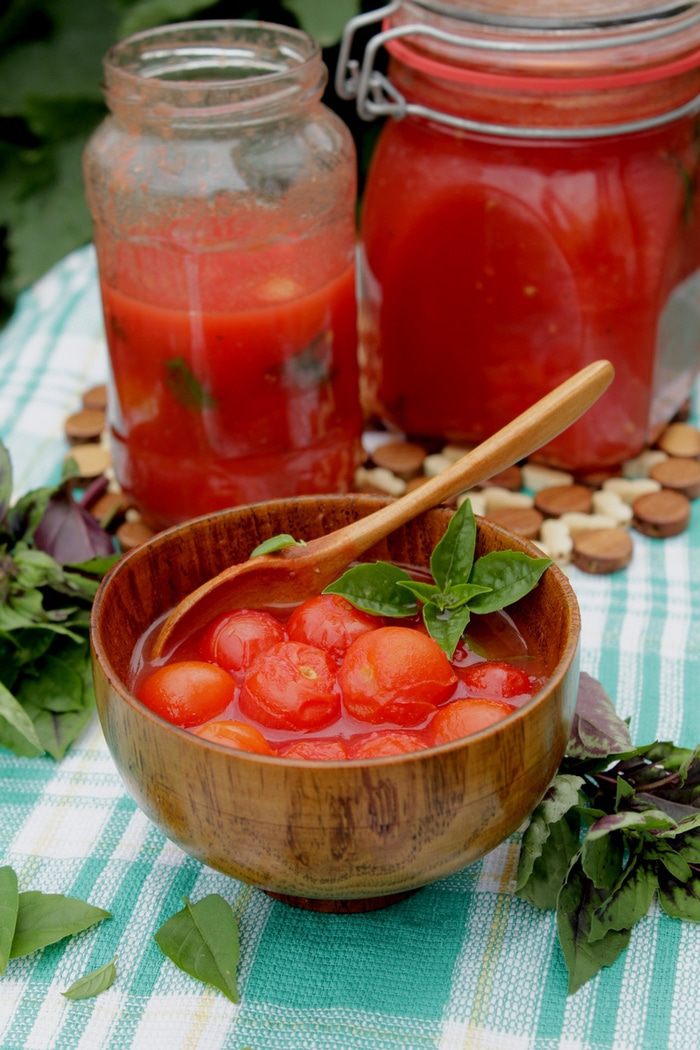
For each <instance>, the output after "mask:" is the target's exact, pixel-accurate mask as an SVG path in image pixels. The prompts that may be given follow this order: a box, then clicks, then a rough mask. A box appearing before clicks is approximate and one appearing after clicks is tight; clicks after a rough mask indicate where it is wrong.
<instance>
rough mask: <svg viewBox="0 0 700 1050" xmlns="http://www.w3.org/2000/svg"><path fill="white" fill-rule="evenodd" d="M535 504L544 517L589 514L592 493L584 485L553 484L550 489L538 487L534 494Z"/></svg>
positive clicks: (591, 504)
mask: <svg viewBox="0 0 700 1050" xmlns="http://www.w3.org/2000/svg"><path fill="white" fill-rule="evenodd" d="M535 506H536V507H537V509H538V510H539V511H540V513H541V514H544V516H545V517H546V518H560V517H561V516H562V514H572V513H576V514H590V512H591V508H592V506H593V494H592V493H591V490H590V489H589V488H587V487H586V485H555V486H554V487H553V488H551V489H540V491H539V492H538V493H537V494H536V495H535Z"/></svg>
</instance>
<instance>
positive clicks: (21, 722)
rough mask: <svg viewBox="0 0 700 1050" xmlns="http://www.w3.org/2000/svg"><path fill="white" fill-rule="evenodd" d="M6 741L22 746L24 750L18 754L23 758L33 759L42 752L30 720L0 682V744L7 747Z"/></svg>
mask: <svg viewBox="0 0 700 1050" xmlns="http://www.w3.org/2000/svg"><path fill="white" fill-rule="evenodd" d="M8 729H9V733H8V732H7V730H8ZM17 737H19V739H17ZM6 739H7V740H10V741H13V742H15V741H16V742H17V745H18V746H23V747H24V748H25V750H21V751H20V754H23V755H24V756H25V757H33V756H35V755H37V754H41V752H42V751H43V748H42V746H41V742H40V740H39V737H38V736H37V732H36V729H35V728H34V724H33V722H32V720H31V718H30V717H29V715H28V714H27V712H26V711H25V710H24V708H23V707H22V705H21V704H20V703H19V701H18V700H17V699H16V697H14V696H13V695H12V693H11V692H10V690H9V689H7V688H6V687H5V686H4V685H3V684H2V683H1V682H0V744H2V745H3V746H8V745H7V744H5V740H6ZM20 741H21V745H20ZM10 746H11V745H10ZM27 747H28V748H29V750H28V751H27V750H26V748H27Z"/></svg>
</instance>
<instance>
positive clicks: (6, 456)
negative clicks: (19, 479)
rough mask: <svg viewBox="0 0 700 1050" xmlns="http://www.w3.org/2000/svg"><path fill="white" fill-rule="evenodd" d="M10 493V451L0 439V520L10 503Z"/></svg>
mask: <svg viewBox="0 0 700 1050" xmlns="http://www.w3.org/2000/svg"><path fill="white" fill-rule="evenodd" d="M11 495H12V463H11V461H10V453H9V452H8V451H7V449H6V448H5V446H4V445H3V443H2V441H0V522H1V521H3V519H4V517H5V512H6V511H7V508H8V507H9V505H10V497H11Z"/></svg>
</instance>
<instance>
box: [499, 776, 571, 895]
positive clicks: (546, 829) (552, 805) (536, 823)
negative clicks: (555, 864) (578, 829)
mask: <svg viewBox="0 0 700 1050" xmlns="http://www.w3.org/2000/svg"><path fill="white" fill-rule="evenodd" d="M583 782H584V781H583V777H577V776H571V775H569V774H559V775H558V776H556V777H555V778H554V780H553V781H552V783H551V784H550V785H549V787H548V788H547V790H546V792H545V794H544V797H543V799H542V801H541V802H540V803H539V805H538V806H536V807H535V809H534V810H533V812H532V815H531V816H530V821H529V823H528V826H527V828H526V829H525V833H524V835H523V839H522V842H521V844H520V859H519V861H518V875H517V881H516V886H515V890H516V893H517V894H518V895H519V896H521V897H525V898H526V899H527V900H530V901H532V903H533V904H536V905H537V907H539V908H542V907H545V908H553V907H554V905H555V904H556V893H558V891H559V887H560V886H561V883H562V881H563V879H564V876H565V875H566V872H567V871H568V868H569V863H570V861H571V857H572V856H573V854H570V855H569V857H568V858H567V861H566V866H565V868H564V870H563V871H562V872H561V877H560V878H559V884H558V885H557V888H556V892H555V893H554V897H553V900H552V899H551V898H550V896H547V903H541V900H542V895H541V894H540V893H539V891H528V892H525V891H527V890H528V886H529V884H530V883H531V880H533V879H534V880H535V881H538V882H539V881H540V880H539V876H538V874H537V873H536V872H535V866H536V864H537V863H538V861H539V860H540V859H541V858H542V856H543V853H544V852H545V849H546V846H547V842H548V840H549V838H550V836H551V834H552V830H553V828H554V827H556V825H557V824H558V823H559V821H561V819H562V817H564V816H566V814H567V813H570V812H571V810H572V809H574V808H575V807H576V806H577V805H578V802H579V790H580V788H581V787H582V786H583ZM564 837H566V836H565V835H564ZM576 848H578V844H577V847H576ZM548 852H549V851H548ZM573 852H574V853H575V852H576V849H574V851H573ZM547 860H549V857H548V858H547ZM547 867H548V865H545V869H546V868H547ZM540 874H542V873H540ZM545 874H546V870H545ZM534 896H537V898H538V899H537V900H534V899H533V897H534Z"/></svg>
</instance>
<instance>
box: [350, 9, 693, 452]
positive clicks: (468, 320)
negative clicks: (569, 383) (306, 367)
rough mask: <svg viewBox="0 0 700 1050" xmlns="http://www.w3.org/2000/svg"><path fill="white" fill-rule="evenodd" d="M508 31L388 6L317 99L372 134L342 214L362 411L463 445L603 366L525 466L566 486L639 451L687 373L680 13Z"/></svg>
mask: <svg viewBox="0 0 700 1050" xmlns="http://www.w3.org/2000/svg"><path fill="white" fill-rule="evenodd" d="M523 12H524V9H523V7H522V5H521V4H520V3H516V2H515V0H499V2H497V3H494V2H493V0H466V2H461V3H457V2H448V0H445V2H432V0H397V2H394V3H390V4H388V5H387V6H386V7H384V8H382V9H381V10H379V11H375V12H372V13H371V14H369V15H363V16H360V17H359V18H357V19H354V20H353V21H352V22H351V23H349V25H348V27H347V28H346V33H345V36H344V39H343V45H342V48H341V55H340V60H339V66H338V72H337V88H338V90H339V91H340V93H341V94H342V95H344V96H345V97H354V98H356V99H357V106H358V110H359V112H360V114H361V115H362V116H363V117H365V118H367V119H373V118H376V117H378V116H381V115H386V116H387V117H388V118H389V119H388V120H387V121H386V124H385V126H384V127H383V129H382V131H381V133H380V136H379V141H378V144H377V147H376V149H375V152H374V156H373V159H372V165H371V168H370V173H369V176H368V182H367V187H366V192H365V197H364V202H363V212H362V255H363V257H362V282H361V283H362V304H361V315H360V316H361V342H362V356H363V376H364V388H365V397H366V399H367V401H368V403H369V406H370V408H371V409H372V410H375V411H378V412H379V413H381V415H383V416H384V418H385V419H387V420H388V421H389V422H391V423H393V424H394V425H396V426H397V427H399V428H401V429H402V430H404V431H406V432H408V433H410V434H413V435H423V434H425V435H441V436H442V437H444V438H446V439H449V440H453V441H454V440H456V441H472V442H473V441H479V440H481V439H483V438H484V437H486V436H487V435H488V434H489V433H491V432H493V431H494V430H495V429H497V428H498V427H499V426H501V425H502V424H504V423H505V422H506V421H507V420H508V419H510V418H512V417H513V416H514V415H516V414H517V413H518V412H519V411H521V410H522V409H524V408H525V407H526V406H527V405H528V404H529V403H531V402H532V401H533V400H534V399H535V398H537V397H539V396H541V395H542V394H544V393H545V392H546V391H547V390H549V389H551V388H552V387H553V386H554V385H555V384H556V383H558V382H560V381H561V380H562V379H564V378H565V377H566V376H567V375H570V374H571V373H572V372H574V371H575V370H576V369H578V368H580V367H582V366H583V365H585V364H587V363H588V362H590V361H592V360H594V359H596V358H600V357H607V358H609V359H610V360H611V361H612V362H613V364H614V365H615V368H616V372H617V377H616V380H615V382H614V384H613V386H612V387H611V389H610V391H608V393H607V394H606V395H605V396H604V397H603V398H602V399H601V401H600V402H599V403H598V404H597V405H596V406H595V407H594V408H593V409H592V410H591V411H590V412H589V413H588V414H587V415H586V417H585V418H584V419H582V420H581V421H579V422H578V423H577V424H575V425H574V426H573V427H571V428H570V429H569V430H568V431H567V432H566V433H564V434H562V435H561V436H560V437H559V438H557V439H556V440H555V441H553V442H551V443H550V444H549V445H547V446H546V447H545V448H544V449H543V450H542V453H541V455H542V458H544V459H546V460H548V461H549V462H551V463H553V464H556V465H559V466H563V467H566V468H569V469H574V470H581V471H584V470H589V469H597V468H601V467H604V466H608V465H610V466H611V465H614V464H618V463H619V462H620V461H622V460H624V459H626V458H628V457H630V456H633V455H635V454H636V453H637V452H638V451H639V450H640V448H641V447H642V446H643V445H645V444H647V443H650V442H653V441H654V439H655V437H656V436H657V435H658V434H659V432H660V430H661V429H662V428H663V427H664V426H665V424H666V423H667V421H668V420H669V419H670V418H671V417H672V416H673V415H674V413H675V412H676V411H677V409H678V408H679V406H680V405H681V404H682V402H683V401H684V400H685V399H686V398H687V396H688V394H689V391H690V389H691V386H692V382H693V379H694V377H695V375H696V373H697V371H698V366H699V365H700V200H699V199H698V181H699V171H700V118H699V116H698V114H699V112H700V4H698V3H686V4H683V5H678V4H675V3H668V2H666V3H664V2H658V0H657V2H653V0H619V2H618V3H616V4H614V5H611V4H609V3H605V4H604V3H602V2H601V0H570V2H568V3H566V4H561V3H558V4H554V3H552V2H551V0H533V3H531V4H530V5H528V8H527V14H524V13H523ZM373 20H376V21H381V22H382V27H381V31H380V32H378V33H377V34H376V35H375V36H374V37H372V38H371V40H370V41H369V44H368V45H367V47H366V49H365V53H364V56H363V58H362V61H358V60H356V59H354V58H352V49H353V41H354V36H355V33H356V31H357V30H358V29H359V28H363V27H365V26H366V25H367V24H371V22H372V21H373ZM382 48H386V50H387V51H388V53H389V64H388V72H387V73H383V72H380V71H379V69H378V68H377V66H376V65H375V63H376V61H377V58H378V55H379V52H380V50H381V49H382Z"/></svg>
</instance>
